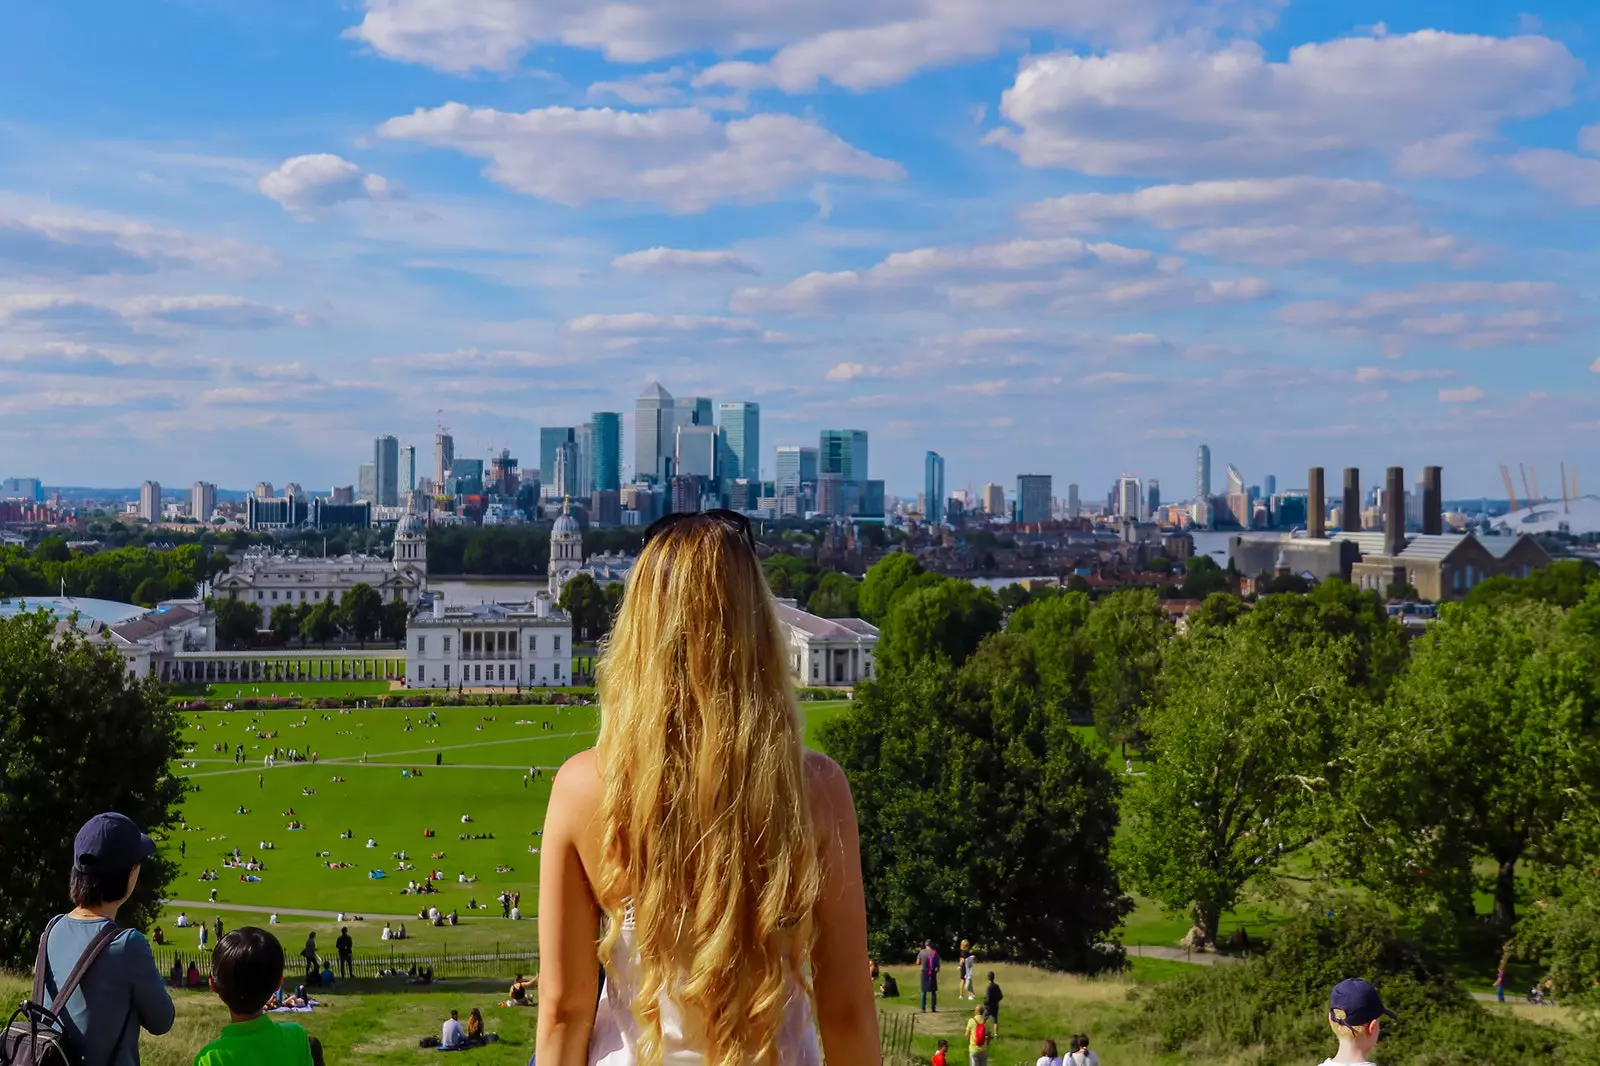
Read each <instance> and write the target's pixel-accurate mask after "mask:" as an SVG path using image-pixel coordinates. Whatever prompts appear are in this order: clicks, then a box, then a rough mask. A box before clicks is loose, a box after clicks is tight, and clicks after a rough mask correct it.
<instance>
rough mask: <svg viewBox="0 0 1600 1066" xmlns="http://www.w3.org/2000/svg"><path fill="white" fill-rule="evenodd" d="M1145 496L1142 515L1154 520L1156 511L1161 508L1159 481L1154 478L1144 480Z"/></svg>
mask: <svg viewBox="0 0 1600 1066" xmlns="http://www.w3.org/2000/svg"><path fill="white" fill-rule="evenodd" d="M1145 496H1146V497H1147V499H1146V501H1145V508H1144V516H1145V518H1147V519H1149V520H1150V521H1152V522H1154V521H1155V520H1156V512H1157V511H1159V510H1161V482H1160V481H1157V480H1156V479H1155V478H1151V479H1150V480H1149V481H1147V482H1145Z"/></svg>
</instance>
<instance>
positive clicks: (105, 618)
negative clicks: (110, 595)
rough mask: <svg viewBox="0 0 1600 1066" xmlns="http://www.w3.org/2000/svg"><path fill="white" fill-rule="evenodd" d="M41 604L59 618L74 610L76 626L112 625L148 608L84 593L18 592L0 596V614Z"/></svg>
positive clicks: (26, 609) (139, 614)
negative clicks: (44, 594) (8, 595)
mask: <svg viewBox="0 0 1600 1066" xmlns="http://www.w3.org/2000/svg"><path fill="white" fill-rule="evenodd" d="M41 607H42V608H44V609H45V610H47V611H49V612H50V614H51V615H52V616H54V617H56V618H61V619H65V618H68V617H70V616H71V615H72V614H74V613H76V614H77V615H78V616H79V627H80V628H88V627H87V626H85V625H84V624H83V623H87V622H99V623H101V624H103V625H116V624H118V623H119V622H127V621H129V620H131V619H134V618H138V617H140V616H141V615H143V614H144V613H145V612H146V611H147V610H148V608H145V607H139V606H137V605H135V604H132V603H118V602H117V601H115V600H97V599H93V598H91V597H87V596H18V597H16V598H15V599H9V600H6V599H0V618H10V617H12V616H14V615H19V614H23V613H25V612H28V611H37V610H39V609H40V608H41Z"/></svg>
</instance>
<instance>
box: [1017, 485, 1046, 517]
mask: <svg viewBox="0 0 1600 1066" xmlns="http://www.w3.org/2000/svg"><path fill="white" fill-rule="evenodd" d="M1050 493H1051V489H1050V475H1049V474H1018V475H1017V521H1018V522H1025V523H1033V522H1048V521H1050V517H1051V515H1050V504H1051V496H1050Z"/></svg>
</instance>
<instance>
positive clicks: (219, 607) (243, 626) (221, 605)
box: [210, 597, 261, 648]
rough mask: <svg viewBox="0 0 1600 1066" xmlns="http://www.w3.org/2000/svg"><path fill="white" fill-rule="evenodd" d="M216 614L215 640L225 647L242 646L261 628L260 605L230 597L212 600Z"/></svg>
mask: <svg viewBox="0 0 1600 1066" xmlns="http://www.w3.org/2000/svg"><path fill="white" fill-rule="evenodd" d="M210 606H211V612H212V614H213V615H215V616H216V619H217V623H216V627H217V640H218V641H219V642H220V643H221V644H222V646H223V647H225V648H242V647H244V646H245V645H247V644H249V643H250V642H251V641H252V640H254V639H255V635H256V633H257V632H258V631H259V630H260V629H261V605H260V604H259V603H252V602H250V601H248V600H237V599H233V598H231V597H225V598H222V599H215V600H212V601H211V603H210Z"/></svg>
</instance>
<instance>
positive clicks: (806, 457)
mask: <svg viewBox="0 0 1600 1066" xmlns="http://www.w3.org/2000/svg"><path fill="white" fill-rule="evenodd" d="M775 473H776V478H777V489H778V496H779V497H780V498H781V497H784V496H798V495H800V486H801V485H811V484H815V483H816V480H817V449H815V448H806V447H803V446H801V445H799V444H780V445H778V465H777V468H776V470H775Z"/></svg>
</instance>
